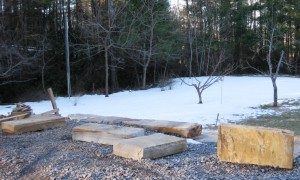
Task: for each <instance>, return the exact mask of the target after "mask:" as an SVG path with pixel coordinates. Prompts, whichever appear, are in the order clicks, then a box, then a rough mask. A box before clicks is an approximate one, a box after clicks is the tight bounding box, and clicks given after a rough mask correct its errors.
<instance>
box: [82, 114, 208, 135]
mask: <svg viewBox="0 0 300 180" xmlns="http://www.w3.org/2000/svg"><path fill="white" fill-rule="evenodd" d="M86 121H87V122H97V123H105V124H116V125H118V124H122V125H128V126H135V127H142V128H146V129H150V130H154V131H158V132H162V133H170V134H175V135H178V136H181V137H185V138H191V137H196V136H199V135H200V134H201V132H202V126H201V125H200V124H197V123H188V122H176V121H160V120H150V119H130V118H122V117H113V116H95V117H93V119H87V120H86Z"/></svg>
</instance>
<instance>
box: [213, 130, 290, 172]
mask: <svg viewBox="0 0 300 180" xmlns="http://www.w3.org/2000/svg"><path fill="white" fill-rule="evenodd" d="M293 149H294V132H292V131H289V130H281V129H275V128H264V127H254V126H243V125H231V124H222V125H220V126H219V129H218V158H219V159H220V160H221V161H226V162H233V163H241V164H256V165H264V166H272V167H280V168H286V169H292V168H293Z"/></svg>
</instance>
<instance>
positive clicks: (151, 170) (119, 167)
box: [0, 120, 300, 179]
mask: <svg viewBox="0 0 300 180" xmlns="http://www.w3.org/2000/svg"><path fill="white" fill-rule="evenodd" d="M78 124H79V123H78V122H76V121H73V120H70V121H68V122H67V124H66V125H65V126H63V127H60V128H55V129H49V130H46V131H40V132H34V133H25V134H20V135H3V134H2V133H0V179H34V178H35V179H201V178H202V179H266V178H267V179H299V177H300V156H299V157H297V158H295V163H294V169H293V170H281V169H276V168H270V167H258V166H254V165H235V164H231V163H222V162H219V161H218V160H217V157H216V143H210V142H202V143H201V144H189V145H188V150H187V151H185V152H184V153H181V154H177V155H173V156H168V157H165V158H161V159H157V160H142V161H141V162H138V161H133V160H128V159H123V158H120V157H116V156H114V155H112V147H111V146H104V145H99V144H94V143H85V142H75V141H72V138H71V129H72V128H73V127H74V126H75V125H78Z"/></svg>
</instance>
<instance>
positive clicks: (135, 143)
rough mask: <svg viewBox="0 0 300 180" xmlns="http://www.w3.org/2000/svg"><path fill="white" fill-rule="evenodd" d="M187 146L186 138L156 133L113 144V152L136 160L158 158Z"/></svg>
mask: <svg viewBox="0 0 300 180" xmlns="http://www.w3.org/2000/svg"><path fill="white" fill-rule="evenodd" d="M186 148H187V142H186V139H183V138H179V137H175V136H169V135H165V134H160V133H156V134H152V135H149V136H142V137H136V138H131V139H125V140H122V141H120V142H119V143H117V144H115V145H114V146H113V153H114V154H115V155H117V156H121V157H124V158H130V159H134V160H141V159H156V158H160V157H163V156H168V155H172V154H176V153H180V152H183V151H184V150H186Z"/></svg>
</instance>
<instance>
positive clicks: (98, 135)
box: [72, 123, 145, 145]
mask: <svg viewBox="0 0 300 180" xmlns="http://www.w3.org/2000/svg"><path fill="white" fill-rule="evenodd" d="M144 134H145V131H144V129H142V128H133V127H122V126H114V125H107V124H97V123H86V124H83V125H80V126H76V127H74V128H73V130H72V138H73V140H79V141H86V142H95V143H100V144H108V145H113V144H115V143H116V142H118V141H119V140H122V139H128V138H133V137H138V136H143V135H144Z"/></svg>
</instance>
